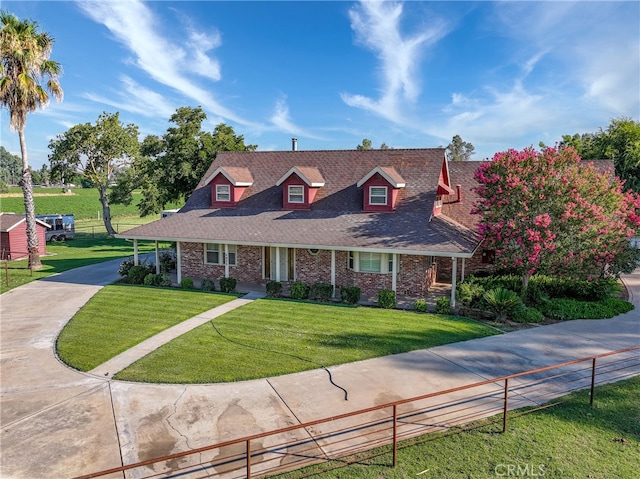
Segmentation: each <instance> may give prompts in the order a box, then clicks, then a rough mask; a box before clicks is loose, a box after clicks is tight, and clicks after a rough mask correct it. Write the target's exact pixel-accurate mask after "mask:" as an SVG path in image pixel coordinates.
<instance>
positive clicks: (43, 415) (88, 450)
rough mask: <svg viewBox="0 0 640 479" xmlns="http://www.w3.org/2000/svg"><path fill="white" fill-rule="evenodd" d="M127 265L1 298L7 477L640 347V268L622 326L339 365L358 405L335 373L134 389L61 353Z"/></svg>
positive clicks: (71, 471) (554, 330)
mask: <svg viewBox="0 0 640 479" xmlns="http://www.w3.org/2000/svg"><path fill="white" fill-rule="evenodd" d="M120 261H121V260H117V261H111V262H107V263H102V264H99V265H94V266H87V267H84V268H79V269H77V270H73V271H69V272H65V273H62V274H59V275H56V276H52V277H49V278H47V279H44V280H40V281H35V282H32V283H30V284H27V285H25V286H22V287H20V288H17V289H14V290H12V291H9V292H7V293H5V294H3V295H2V296H0V318H1V323H0V325H1V330H0V332H1V335H0V341H1V342H0V353H1V355H0V359H1V366H0V378H1V385H0V386H1V389H0V421H1V425H2V432H1V436H0V448H1V464H0V466H1V469H0V477H2V478H12V479H20V478H25V479H27V478H28V479H33V478H41V477H42V478H44V477H47V478H49V477H56V478H64V477H73V476H76V475H81V474H87V473H90V472H94V471H98V470H103V469H108V468H112V467H118V466H120V465H122V464H130V463H133V462H137V461H143V460H146V459H151V458H154V457H159V456H163V455H166V454H170V453H174V452H178V451H183V450H187V449H192V448H197V447H202V446H206V445H208V444H212V443H215V442H220V441H224V440H229V439H233V438H238V437H242V436H245V435H249V434H254V433H257V432H262V431H267V430H272V429H277V428H281V427H285V426H288V425H292V424H298V423H300V422H305V421H309V420H312V419H318V418H323V417H327V416H329V415H335V414H339V413H341V412H348V411H353V410H357V409H360V408H365V407H370V406H373V405H377V404H384V403H387V402H389V401H393V400H397V399H401V398H407V397H413V396H418V395H420V394H425V393H429V392H435V391H438V390H442V389H447V388H452V387H456V386H460V385H464V384H469V383H473V382H478V381H483V380H485V379H487V378H493V377H498V376H501V375H505V374H510V373H515V372H519V371H524V370H528V369H531V368H535V367H539V366H546V365H551V364H555V363H559V362H562V361H566V360H569V359H576V358H580V357H585V356H589V355H593V354H599V353H603V352H607V351H613V350H617V349H621V348H625V347H630V346H636V345H639V344H640V270H637V271H636V272H635V274H633V275H629V276H627V277H625V278H624V279H625V282H626V283H627V284H628V286H629V289H630V291H631V294H632V297H631V301H632V302H633V303H634V304H635V306H636V309H635V310H634V311H632V312H630V313H627V314H625V315H621V316H618V317H616V318H613V319H610V320H601V321H573V322H567V323H562V324H556V325H552V326H543V327H539V328H533V329H528V330H523V331H518V332H514V333H509V334H505V335H500V336H493V337H488V338H482V339H477V340H471V341H466V342H464V343H457V344H452V345H447V346H441V347H437V348H432V349H429V350H420V351H413V352H410V353H405V354H398V355H394V356H388V357H384V358H377V359H371V360H367V361H361V362H357V363H351V364H345V365H341V366H336V367H332V368H330V369H331V372H332V374H333V378H334V380H335V381H336V383H338V384H340V385H341V386H342V387H344V388H346V389H347V390H348V392H349V400H348V401H345V400H344V393H343V392H342V391H340V390H339V389H337V388H335V387H332V386H331V385H330V384H329V383H328V381H327V374H326V372H325V371H323V370H313V371H307V372H303V373H298V374H292V375H287V376H280V377H276V378H270V379H262V380H255V381H244V382H238V383H229V384H212V385H156V384H137V383H125V382H119V381H113V380H110V379H109V378H107V377H100V376H97V375H90V374H85V373H81V372H78V371H74V370H71V369H69V368H67V367H66V366H64V365H63V364H61V363H60V362H59V361H58V359H57V358H56V356H55V353H54V350H55V340H56V337H57V335H58V333H59V332H60V330H61V329H62V327H63V326H64V325H65V324H66V322H67V321H69V319H70V318H71V317H72V316H73V315H74V314H75V312H76V311H78V309H79V308H80V307H82V305H84V304H85V303H86V302H87V301H88V300H89V299H90V298H91V296H93V295H94V294H95V293H96V292H97V291H98V290H99V289H100V288H101V287H102V286H104V285H106V284H109V283H111V282H113V281H114V280H116V279H117V273H116V271H117V268H118V265H119V263H120ZM248 319H250V318H248ZM636 373H637V374H640V371H636ZM521 398H522V399H523V404H524V403H526V402H527V401H535V399H536V398H535V397H527V395H526V392H525V393H523V394H522V395H521ZM149 472H151V471H150V470H149ZM115 477H122V476H121V475H119V476H115Z"/></svg>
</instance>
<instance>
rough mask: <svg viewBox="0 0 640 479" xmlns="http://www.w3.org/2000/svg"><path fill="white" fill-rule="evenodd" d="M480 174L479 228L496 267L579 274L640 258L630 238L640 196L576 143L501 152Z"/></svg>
mask: <svg viewBox="0 0 640 479" xmlns="http://www.w3.org/2000/svg"><path fill="white" fill-rule="evenodd" d="M475 178H476V180H477V181H478V183H479V186H478V187H477V188H476V192H477V193H478V195H479V200H478V202H477V203H476V205H474V210H473V212H474V213H476V214H479V215H481V219H480V222H479V233H480V234H481V235H482V236H484V241H485V245H486V247H487V248H490V249H494V250H495V258H496V264H497V266H498V267H502V268H506V269H512V270H514V271H517V272H519V273H520V274H522V276H523V289H524V290H526V288H527V286H528V282H529V278H530V276H531V275H532V274H534V273H536V272H540V273H546V274H560V275H565V276H568V277H573V278H577V279H593V278H595V277H608V276H617V275H619V274H620V273H621V272H630V271H633V269H634V268H635V267H636V266H637V265H638V264H640V254H638V252H637V251H635V252H634V251H632V246H631V244H630V241H629V238H630V237H631V236H632V235H633V234H634V233H635V232H636V230H637V229H638V228H639V227H640V196H639V195H637V194H635V193H633V192H631V191H627V192H623V190H622V183H621V181H620V180H619V179H618V178H616V177H615V176H613V175H611V174H608V173H604V172H599V171H598V170H597V168H596V167H595V166H593V165H588V164H581V163H580V157H579V156H578V155H577V153H576V151H575V150H574V149H573V148H560V149H556V148H547V149H545V150H543V151H542V152H537V151H536V150H535V149H533V148H527V149H525V150H522V151H516V150H509V151H506V152H502V153H496V155H495V156H494V157H493V159H492V161H490V162H487V163H485V164H483V165H482V166H480V167H479V168H478V170H477V171H476V174H475Z"/></svg>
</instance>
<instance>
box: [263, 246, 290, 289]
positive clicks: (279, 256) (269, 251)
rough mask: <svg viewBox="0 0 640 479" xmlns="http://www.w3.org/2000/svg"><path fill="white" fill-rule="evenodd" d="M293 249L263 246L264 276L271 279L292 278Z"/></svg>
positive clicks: (284, 279) (285, 279) (283, 279)
mask: <svg viewBox="0 0 640 479" xmlns="http://www.w3.org/2000/svg"><path fill="white" fill-rule="evenodd" d="M293 251H294V250H293V249H292V248H275V247H265V249H264V277H265V278H268V279H270V280H272V281H289V280H293V264H294V261H293Z"/></svg>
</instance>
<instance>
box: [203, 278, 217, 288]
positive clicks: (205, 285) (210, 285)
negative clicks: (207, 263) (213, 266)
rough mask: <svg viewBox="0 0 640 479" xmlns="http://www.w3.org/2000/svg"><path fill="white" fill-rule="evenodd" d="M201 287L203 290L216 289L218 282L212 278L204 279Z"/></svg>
mask: <svg viewBox="0 0 640 479" xmlns="http://www.w3.org/2000/svg"><path fill="white" fill-rule="evenodd" d="M200 289H201V290H202V291H215V290H216V284H215V283H214V282H213V281H212V280H210V279H206V278H205V279H203V280H202V281H201V283H200Z"/></svg>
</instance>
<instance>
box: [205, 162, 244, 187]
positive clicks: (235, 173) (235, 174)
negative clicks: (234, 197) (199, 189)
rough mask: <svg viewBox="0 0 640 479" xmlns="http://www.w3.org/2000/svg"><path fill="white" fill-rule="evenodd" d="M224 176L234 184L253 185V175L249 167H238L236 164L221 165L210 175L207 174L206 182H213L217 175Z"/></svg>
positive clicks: (206, 183)
mask: <svg viewBox="0 0 640 479" xmlns="http://www.w3.org/2000/svg"><path fill="white" fill-rule="evenodd" d="M218 175H222V176H224V177H225V178H226V179H227V180H229V182H230V183H231V184H232V185H233V186H245V187H246V186H251V185H252V184H253V176H251V171H250V170H249V168H242V167H241V168H238V167H234V166H220V167H218V168H216V170H215V171H214V172H213V173H211V174H210V175H208V176H205V178H206V179H205V181H204V184H205V185H208V184H209V183H211V182H212V181H213V180H214V179H215V177H216V176H218Z"/></svg>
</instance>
